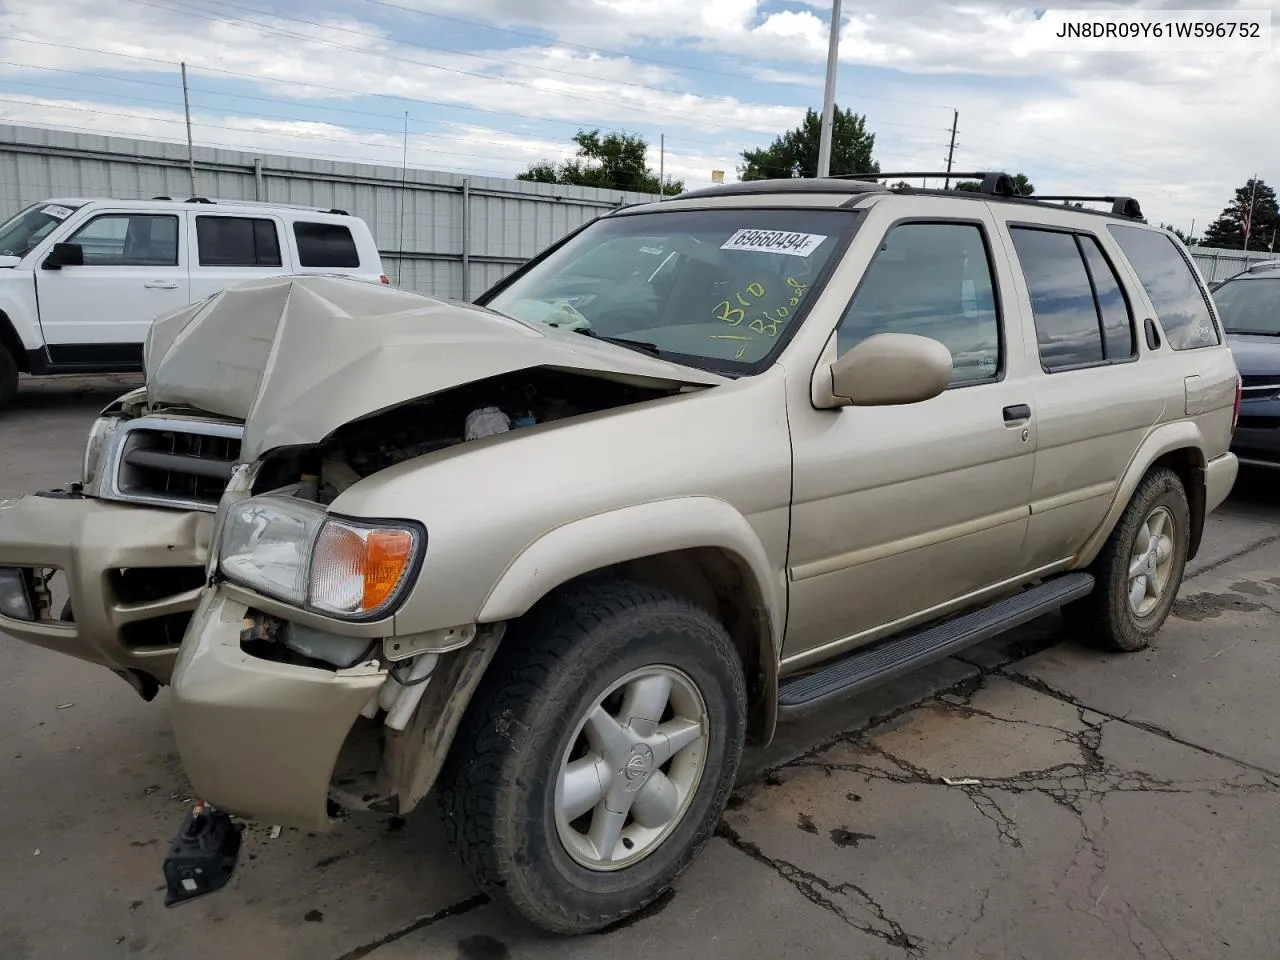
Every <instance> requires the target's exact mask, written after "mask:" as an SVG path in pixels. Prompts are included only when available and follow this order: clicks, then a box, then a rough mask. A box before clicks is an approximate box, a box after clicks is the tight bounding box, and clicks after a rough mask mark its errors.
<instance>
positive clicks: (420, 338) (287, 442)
mask: <svg viewBox="0 0 1280 960" xmlns="http://www.w3.org/2000/svg"><path fill="white" fill-rule="evenodd" d="M144 356H145V363H146V371H147V396H148V399H149V400H150V401H151V402H152V403H166V404H182V405H186V406H191V407H195V408H197V409H199V410H203V411H205V412H207V413H213V414H217V415H220V416H224V417H230V418H233V419H236V420H242V421H244V423H245V435H244V443H243V445H242V449H241V459H242V460H244V461H246V462H251V461H253V460H255V459H257V458H258V457H259V456H261V455H262V454H263V453H265V452H266V451H268V450H272V449H275V448H277V447H284V446H293V445H298V444H312V443H319V442H320V441H321V440H323V439H324V438H325V437H327V436H328V435H329V434H330V433H332V432H333V431H334V430H336V429H337V428H338V427H340V426H342V425H343V424H346V423H350V422H351V421H353V420H359V419H361V418H363V417H366V416H370V415H372V414H376V413H380V412H382V411H384V410H387V409H390V408H391V407H395V406H398V405H400V404H402V403H406V402H408V401H410V400H415V399H417V398H419V397H424V396H427V395H429V394H432V393H438V392H439V391H441V390H446V389H449V388H451V387H457V386H461V385H463V384H466V383H472V382H474V381H476V380H483V379H485V378H487V377H493V376H498V375H501V374H504V373H509V372H512V371H515V370H521V369H526V368H530V367H554V368H560V369H565V370H580V371H583V372H586V373H594V374H599V375H602V376H606V377H608V378H610V379H615V380H626V381H628V382H633V383H636V384H637V385H654V386H661V385H663V384H669V385H672V386H681V385H702V386H714V385H717V384H721V383H725V382H727V380H726V379H725V378H724V377H720V376H718V375H716V374H713V373H707V372H705V371H702V370H696V369H693V368H691V367H685V366H681V365H680V364H675V363H670V362H668V361H666V360H660V359H658V358H656V357H650V356H646V355H644V354H641V353H637V352H635V351H632V350H627V349H625V348H623V347H618V346H614V345H612V344H609V343H606V342H603V341H599V340H592V339H590V338H588V337H585V336H583V335H581V334H575V333H569V332H564V331H560V330H556V329H554V328H551V327H535V326H531V325H528V324H524V323H520V322H519V321H516V320H511V319H508V318H507V317H503V316H500V315H499V314H496V313H493V312H492V311H489V310H484V309H482V308H480V307H475V306H471V305H469V304H463V303H455V302H452V301H444V300H436V299H433V298H430V297H423V296H420V295H418V294H414V293H406V292H404V291H401V290H395V289H393V288H391V287H387V286H383V285H381V284H372V283H367V282H364V281H360V280H353V279H347V278H342V277H325V276H306V277H276V278H272V279H268V280H259V281H253V282H250V283H246V284H242V285H240V286H236V287H232V288H230V289H227V290H224V291H222V292H221V293H218V294H215V295H214V296H213V297H211V298H209V299H208V300H205V301H203V302H201V303H196V304H192V305H191V306H189V307H186V308H184V309H182V310H179V311H175V312H174V313H171V314H167V315H165V316H163V317H161V318H159V319H157V320H156V321H155V323H154V324H153V325H152V328H151V332H150V333H149V335H148V337H147V343H146V348H145V351H144Z"/></svg>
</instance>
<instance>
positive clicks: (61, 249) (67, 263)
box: [40, 243, 84, 270]
mask: <svg viewBox="0 0 1280 960" xmlns="http://www.w3.org/2000/svg"><path fill="white" fill-rule="evenodd" d="M40 266H42V267H43V268H44V269H46V270H61V269H62V268H63V267H83V266H84V247H82V246H80V244H78V243H55V244H54V245H53V249H52V250H50V251H49V255H48V256H47V257H45V258H44V263H42V264H40Z"/></svg>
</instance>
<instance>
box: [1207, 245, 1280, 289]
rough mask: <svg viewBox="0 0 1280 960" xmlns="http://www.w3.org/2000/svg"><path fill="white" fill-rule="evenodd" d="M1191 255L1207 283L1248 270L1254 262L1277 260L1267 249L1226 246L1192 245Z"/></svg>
mask: <svg viewBox="0 0 1280 960" xmlns="http://www.w3.org/2000/svg"><path fill="white" fill-rule="evenodd" d="M1190 249H1191V256H1192V257H1194V258H1195V261H1196V266H1198V267H1199V268H1200V273H1201V275H1202V276H1203V277H1204V279H1205V282H1206V283H1213V282H1214V281H1217V280H1225V279H1227V277H1234V276H1235V275H1236V274H1237V273H1241V272H1242V271H1244V270H1248V269H1249V267H1250V266H1251V265H1252V264H1255V263H1261V262H1262V261H1263V260H1275V259H1277V257H1276V254H1274V253H1270V252H1268V251H1266V250H1261V251H1258V250H1250V251H1248V252H1245V251H1244V250H1228V249H1226V248H1225V247H1191V248H1190Z"/></svg>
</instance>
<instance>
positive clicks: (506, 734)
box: [437, 580, 746, 934]
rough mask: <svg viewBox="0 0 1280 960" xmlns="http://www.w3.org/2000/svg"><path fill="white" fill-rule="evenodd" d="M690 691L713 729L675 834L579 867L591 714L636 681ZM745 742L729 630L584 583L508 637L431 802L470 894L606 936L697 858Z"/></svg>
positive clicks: (540, 922)
mask: <svg viewBox="0 0 1280 960" xmlns="http://www.w3.org/2000/svg"><path fill="white" fill-rule="evenodd" d="M654 664H662V665H664V666H667V667H675V668H676V669H678V670H680V671H682V672H683V673H684V675H685V676H687V677H688V678H689V679H690V680H692V681H693V683H694V685H695V686H696V687H697V690H698V693H699V694H700V695H701V697H702V699H703V701H704V703H705V707H706V715H707V717H708V719H709V722H708V724H707V727H708V729H707V732H706V738H705V744H706V747H705V749H706V765H705V766H704V767H703V770H702V776H701V779H700V780H699V781H698V785H697V786H696V788H694V790H693V793H692V799H691V800H690V801H689V805H688V807H687V808H686V811H685V813H684V815H683V817H682V818H680V819H679V820H678V821H676V823H675V826H674V827H673V828H672V831H671V833H670V834H669V835H668V836H667V837H666V838H665V839H664V840H661V841H660V842H659V843H658V844H657V846H656V847H655V848H654V849H653V850H652V852H650V853H649V854H648V855H647V856H646V857H645V858H644V859H641V860H639V861H638V862H636V863H634V864H632V865H631V866H624V867H621V868H620V869H615V870H612V871H599V870H591V869H588V868H587V867H585V866H582V865H581V864H580V863H579V862H577V861H576V860H575V859H574V858H573V857H572V856H571V855H570V854H569V853H568V851H567V849H566V847H565V845H564V843H563V842H562V841H561V839H560V836H559V834H558V833H557V828H556V822H555V790H556V784H557V782H558V778H559V769H560V762H561V758H562V757H563V756H564V755H565V751H566V750H567V749H568V748H569V745H570V740H571V738H572V737H574V735H575V732H576V729H577V725H578V723H579V722H580V720H581V718H582V717H583V716H584V715H585V713H586V711H587V710H588V709H589V708H590V707H591V705H592V704H593V703H594V702H595V700H597V699H598V698H599V697H600V696H601V695H602V694H603V693H604V692H605V691H606V690H608V689H609V687H610V686H611V685H613V684H614V683H615V682H617V681H618V680H619V679H620V678H622V677H624V676H626V675H627V674H628V673H629V672H630V671H632V670H636V669H640V668H642V667H645V666H650V665H654ZM745 729H746V689H745V683H744V680H743V670H742V665H741V661H740V660H739V658H738V655H737V653H736V651H735V650H734V647H733V643H732V641H731V640H730V639H729V636H728V634H727V633H726V631H725V629H724V628H723V627H722V626H721V625H720V624H719V623H718V622H716V620H715V619H714V618H712V617H711V616H710V615H709V614H708V613H706V612H705V611H703V610H701V609H700V608H698V607H696V606H694V605H693V604H691V603H689V602H688V601H687V600H684V599H681V598H680V597H677V596H675V595H674V594H671V593H669V592H667V591H664V590H660V589H656V588H653V587H648V586H644V585H641V584H637V583H632V582H627V581H619V580H601V581H595V582H590V583H582V584H579V585H576V586H574V587H571V588H569V589H567V590H565V591H564V592H561V593H559V594H557V595H554V596H552V597H550V598H548V599H547V600H545V601H543V602H542V603H541V604H540V605H539V606H538V607H537V608H535V609H534V610H532V611H530V613H529V615H528V616H526V617H524V618H522V620H520V621H519V622H516V623H513V624H512V625H511V627H510V629H509V631H508V633H507V636H506V637H504V638H503V641H502V646H501V647H500V648H499V652H498V655H497V657H496V658H495V660H494V663H493V664H492V665H491V666H490V668H489V670H488V671H487V673H486V676H485V678H484V680H483V681H482V683H481V685H480V688H479V689H478V690H477V692H476V695H475V698H474V699H473V700H472V702H471V704H470V706H469V707H468V710H467V714H466V716H465V717H464V719H463V722H462V724H461V726H460V727H459V730H458V735H457V739H456V740H455V741H454V745H453V748H452V750H451V751H450V755H449V758H448V761H447V762H446V764H445V768H444V770H443V771H442V772H441V776H440V779H439V781H438V783H437V795H438V798H439V802H440V806H441V810H442V813H443V817H444V823H445V830H446V833H447V835H448V837H449V841H450V844H451V845H452V846H453V848H454V850H455V851H456V852H457V854H458V856H459V857H460V858H461V860H462V862H463V864H464V865H465V866H466V868H467V870H468V871H469V872H470V874H471V876H472V878H473V879H474V880H475V882H476V883H477V884H478V885H479V886H480V887H481V889H482V890H484V891H485V892H486V893H488V894H489V895H490V896H492V897H494V898H495V899H496V900H498V901H500V902H502V903H504V904H505V905H506V906H508V907H509V908H510V909H512V910H513V911H514V912H516V913H517V914H519V915H521V916H523V917H524V918H526V919H527V920H529V921H530V922H531V923H533V924H535V925H536V926H538V927H540V928H542V929H543V930H546V931H549V932H552V933H560V934H581V933H590V932H593V931H596V930H600V929H601V928H603V927H607V926H608V925H610V924H612V923H614V922H616V921H618V920H621V919H622V918H624V917H627V916H628V915H630V914H633V913H635V912H636V911H638V910H641V909H642V908H644V907H645V906H647V905H648V904H650V903H652V902H653V901H654V900H656V899H657V898H658V897H659V896H661V895H662V894H663V893H664V892H665V891H666V890H667V889H668V888H669V887H670V886H671V884H672V883H673V882H674V881H675V880H676V879H677V878H678V877H679V876H680V875H681V874H682V873H683V872H684V871H685V869H686V868H687V867H688V866H689V864H690V863H691V862H692V861H693V860H694V859H695V858H696V857H697V856H698V854H699V853H700V852H701V850H702V848H703V847H704V846H705V845H706V843H707V841H708V840H709V839H710V838H711V835H712V832H713V831H714V829H715V826H716V824H717V823H718V821H719V819H720V816H721V814H722V813H723V812H724V808H725V805H726V803H727V802H728V798H729V794H730V791H731V790H732V789H733V785H734V778H735V776H736V774H737V769H738V762H739V760H740V758H741V754H742V748H743V742H744V737H745Z"/></svg>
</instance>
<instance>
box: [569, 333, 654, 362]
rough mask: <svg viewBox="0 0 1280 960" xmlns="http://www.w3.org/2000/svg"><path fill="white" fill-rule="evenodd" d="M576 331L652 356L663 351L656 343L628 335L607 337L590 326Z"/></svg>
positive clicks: (585, 335)
mask: <svg viewBox="0 0 1280 960" xmlns="http://www.w3.org/2000/svg"><path fill="white" fill-rule="evenodd" d="M574 333H580V334H582V335H583V336H584V337H590V338H591V339H593V340H603V341H605V342H606V343H615V344H617V345H618V346H620V347H626V348H627V349H628V350H636V351H639V352H640V353H647V354H649V356H651V357H659V356H661V355H662V351H661V350H660V349H658V345H657V344H656V343H648V342H647V341H644V340H628V339H627V338H626V337H606V336H604V334H600V333H596V332H595V331H594V330H592V329H591V328H590V327H582V328H579V329H578V330H575V331H574Z"/></svg>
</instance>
